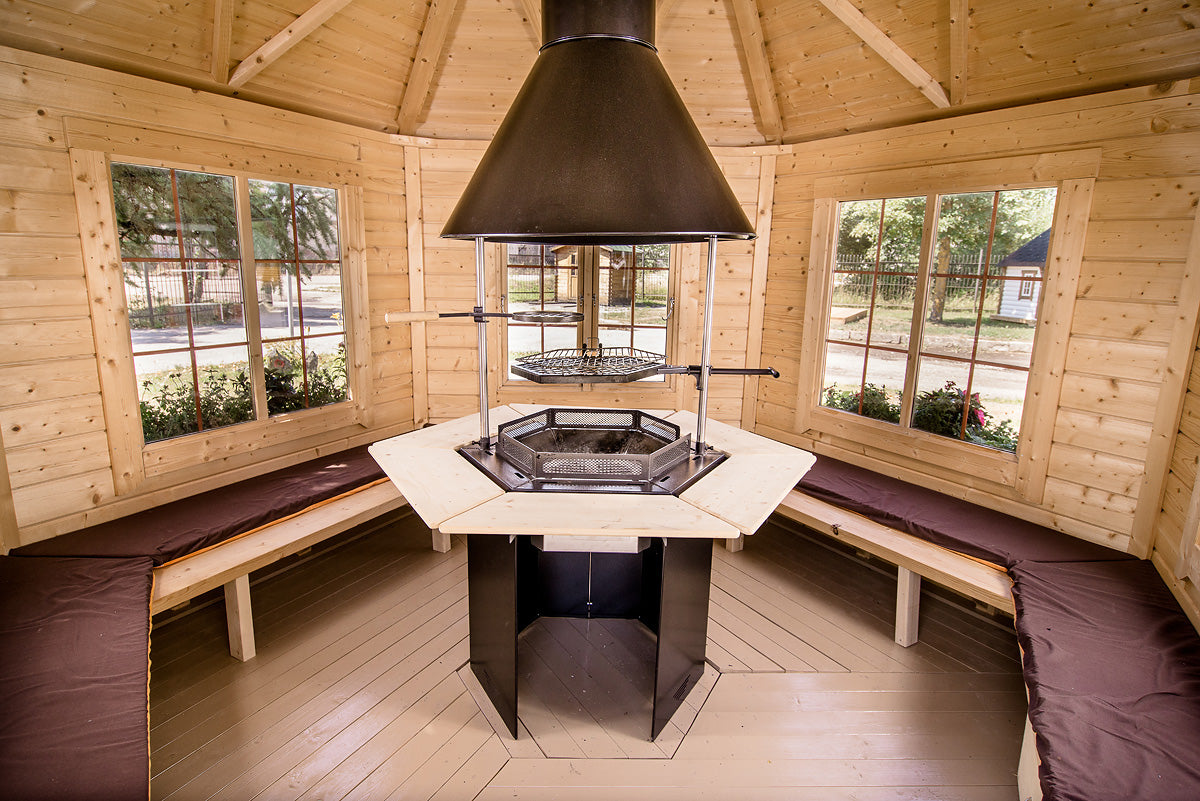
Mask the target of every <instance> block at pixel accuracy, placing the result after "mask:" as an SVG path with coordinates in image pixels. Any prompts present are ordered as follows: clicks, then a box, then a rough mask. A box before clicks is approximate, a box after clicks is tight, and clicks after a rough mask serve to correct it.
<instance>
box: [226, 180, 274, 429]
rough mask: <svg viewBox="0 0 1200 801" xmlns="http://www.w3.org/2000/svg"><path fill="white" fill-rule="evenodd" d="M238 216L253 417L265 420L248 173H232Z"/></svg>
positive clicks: (264, 388)
mask: <svg viewBox="0 0 1200 801" xmlns="http://www.w3.org/2000/svg"><path fill="white" fill-rule="evenodd" d="M233 185H234V192H235V193H236V195H237V203H236V204H235V208H236V212H237V220H238V255H239V257H240V258H241V263H242V267H241V276H242V300H243V302H242V310H243V320H244V321H245V323H246V341H247V344H248V347H249V351H250V352H249V358H250V385H251V388H252V390H253V392H254V419H256V420H266V419H267V417H268V411H267V377H266V372H265V370H264V368H263V353H262V330H261V328H260V322H259V316H258V280H257V266H256V264H255V260H254V228H253V226H252V224H251V220H250V182H249V181H248V180H247V179H246V177H245V176H242V175H235V176H234V177H233Z"/></svg>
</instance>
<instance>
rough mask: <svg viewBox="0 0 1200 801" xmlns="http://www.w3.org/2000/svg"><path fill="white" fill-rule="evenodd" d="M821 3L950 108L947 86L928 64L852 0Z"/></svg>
mask: <svg viewBox="0 0 1200 801" xmlns="http://www.w3.org/2000/svg"><path fill="white" fill-rule="evenodd" d="M820 3H821V5H823V6H825V8H827V9H829V11H830V12H831V13H832V14H833V15H834V16H835V17H837V18H838V19H840V20H841V21H842V24H844V25H845V26H846V27H847V28H849V29H850V30H852V31H854V33H856V34H857V35H858V37H859V38H860V39H862V40H863V42H865V43H866V45H867V47H869V48H871V49H872V50H874V51H875V52H876V53H877V54H879V56H880V57H881V58H882V59H883V60H884V61H886V62H887V63H888V64H889V65H891V67H892V69H894V70H895V71H896V72H898V73H900V75H902V76H903V77H904V79H905V80H906V81H908V82H909V83H911V84H912V85H913V86H915V87H916V88H917V89H918V90H919V91H920V92H921V94H923V95H925V97H927V98H929V101H930V102H931V103H933V104H934V105H935V106H937V107H938V108H949V107H950V98H949V97H947V96H946V90H945V89H943V88H942V85H941V84H939V83H938V82H937V81H935V80H934V79H933V76H932V75H930V74H929V73H928V72H926V71H925V68H924V67H922V66H921V65H920V64H918V63H917V62H916V61H914V60H913V59H912V57H911V56H909V55H908V53H905V52H904V50H903V49H902V48H901V47H900V46H899V45H898V44H896V43H895V42H893V41H892V40H891V39H890V38H888V35H887V34H886V33H884V32H883V31H881V30H880V29H879V28H878V27H877V26H876V25H875V23H873V22H871V21H870V20H869V19H867V18H866V17H865V16H863V13H862V12H861V11H859V10H858V9H857V8H855V7H854V4H853V3H851V2H850V0H820Z"/></svg>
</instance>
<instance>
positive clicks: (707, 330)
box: [696, 236, 717, 456]
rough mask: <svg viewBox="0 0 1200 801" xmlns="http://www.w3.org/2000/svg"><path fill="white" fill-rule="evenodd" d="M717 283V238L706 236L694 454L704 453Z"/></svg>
mask: <svg viewBox="0 0 1200 801" xmlns="http://www.w3.org/2000/svg"><path fill="white" fill-rule="evenodd" d="M716 284H717V238H716V237H715V236H710V237H709V238H708V272H707V274H706V275H705V277H704V337H703V339H701V340H700V375H698V376H696V384H697V386H698V387H699V388H700V408H699V410H698V411H697V412H696V455H698V456H699V455H702V454H703V453H704V449H705V445H704V418H705V416H706V415H707V414H708V378H709V375H710V371H711V370H712V364H711V361H712V341H711V340H712V314H713V293H714V288H715V287H716Z"/></svg>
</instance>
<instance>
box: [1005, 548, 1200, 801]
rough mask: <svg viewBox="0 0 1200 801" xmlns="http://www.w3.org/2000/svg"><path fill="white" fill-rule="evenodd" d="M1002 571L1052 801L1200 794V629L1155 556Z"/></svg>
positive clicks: (1178, 798)
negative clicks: (1008, 581) (1010, 584)
mask: <svg viewBox="0 0 1200 801" xmlns="http://www.w3.org/2000/svg"><path fill="white" fill-rule="evenodd" d="M1009 574H1010V575H1011V576H1012V577H1013V579H1014V581H1015V584H1014V588H1013V596H1014V598H1015V601H1016V607H1017V614H1016V625H1017V632H1018V636H1019V638H1020V642H1021V647H1022V649H1023V658H1024V662H1025V665H1024V672H1025V683H1026V685H1027V686H1028V688H1029V719H1030V722H1031V724H1032V725H1033V730H1034V733H1035V735H1036V737H1037V747H1038V754H1039V755H1040V756H1041V759H1042V765H1041V768H1040V777H1039V778H1040V780H1041V785H1042V791H1043V793H1044V796H1045V798H1046V799H1047V801H1132V800H1133V799H1138V800H1139V801H1150V800H1151V799H1153V801H1195V799H1197V798H1200V637H1198V636H1197V634H1196V630H1195V629H1194V628H1193V627H1192V624H1191V622H1190V621H1189V620H1188V618H1187V616H1186V615H1185V614H1184V613H1183V610H1182V609H1180V607H1179V604H1178V603H1177V602H1176V600H1175V598H1174V597H1173V596H1172V595H1171V593H1170V591H1168V590H1167V588H1166V586H1165V585H1164V584H1163V583H1162V580H1161V579H1160V577H1159V575H1158V571H1157V570H1155V568H1154V566H1153V565H1152V564H1150V563H1149V562H1145V561H1140V560H1137V561H1123V562H1079V563H1053V564H1050V563H1040V564H1036V563H1035V564H1025V563H1022V564H1018V565H1016V566H1014V567H1013V568H1012V569H1010V571H1009Z"/></svg>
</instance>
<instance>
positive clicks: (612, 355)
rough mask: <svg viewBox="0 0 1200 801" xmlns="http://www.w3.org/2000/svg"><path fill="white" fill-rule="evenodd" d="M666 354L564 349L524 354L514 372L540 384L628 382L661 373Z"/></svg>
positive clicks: (627, 350) (624, 350)
mask: <svg viewBox="0 0 1200 801" xmlns="http://www.w3.org/2000/svg"><path fill="white" fill-rule="evenodd" d="M665 364H666V356H664V355H662V354H661V353H652V352H650V351H648V350H639V349H638V348H604V347H598V348H563V349H560V350H548V351H545V352H543V353H535V354H533V355H531V356H522V357H520V358H519V359H517V363H516V364H514V365H512V371H513V372H514V373H516V374H517V375H519V376H521V377H522V378H527V379H529V380H530V381H536V382H537V383H539V384H589V383H625V382H628V381H638V380H640V379H643V378H650V377H651V376H655V375H658V368H660V367H662V366H664V365H665Z"/></svg>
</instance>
